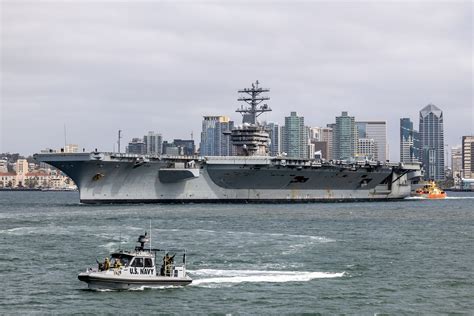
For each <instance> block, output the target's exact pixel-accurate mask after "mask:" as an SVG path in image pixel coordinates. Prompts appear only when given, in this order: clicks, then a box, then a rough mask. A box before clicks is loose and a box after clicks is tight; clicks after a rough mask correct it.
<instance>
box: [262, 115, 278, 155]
mask: <svg viewBox="0 0 474 316" xmlns="http://www.w3.org/2000/svg"><path fill="white" fill-rule="evenodd" d="M263 125H264V126H265V130H266V131H267V132H268V135H269V137H270V145H269V146H268V149H269V152H270V156H278V155H279V154H280V153H281V128H280V126H279V125H278V123H273V122H264V123H263Z"/></svg>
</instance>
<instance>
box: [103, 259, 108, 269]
mask: <svg viewBox="0 0 474 316" xmlns="http://www.w3.org/2000/svg"><path fill="white" fill-rule="evenodd" d="M103 267H104V270H105V271H107V270H109V269H110V261H109V258H108V257H105V260H104V265H103Z"/></svg>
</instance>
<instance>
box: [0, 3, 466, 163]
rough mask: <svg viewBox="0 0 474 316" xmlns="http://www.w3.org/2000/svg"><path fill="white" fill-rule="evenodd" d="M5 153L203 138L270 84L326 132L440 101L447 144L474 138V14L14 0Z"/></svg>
mask: <svg viewBox="0 0 474 316" xmlns="http://www.w3.org/2000/svg"><path fill="white" fill-rule="evenodd" d="M1 11H2V12H1V43H0V44H1V54H2V56H1V75H2V82H1V117H0V120H1V135H0V137H1V138H0V152H7V151H8V152H20V153H22V154H31V153H34V152H37V151H39V150H40V149H43V148H46V147H50V148H59V147H61V146H63V144H64V132H63V129H64V124H65V125H66V126H67V141H68V143H76V144H78V145H79V146H80V147H85V148H86V149H87V150H92V149H94V148H98V149H99V150H107V151H110V150H112V149H113V145H114V142H116V134H117V130H118V129H119V128H120V129H122V130H123V134H124V139H123V143H125V142H128V141H129V140H130V139H131V138H132V137H142V136H143V135H144V134H145V133H146V132H147V131H149V130H153V131H157V132H161V133H162V134H163V136H164V138H165V139H173V138H189V137H190V134H191V131H193V132H194V139H195V140H196V142H199V135H200V129H201V118H202V116H203V115H228V116H230V117H231V118H233V119H234V120H236V121H239V122H240V120H241V118H240V115H239V114H238V113H235V112H234V111H235V109H236V108H237V106H238V102H237V101H236V99H237V90H238V89H240V88H245V87H248V86H249V85H250V83H251V82H253V81H255V80H256V79H258V80H259V81H260V82H261V83H262V85H263V86H264V87H268V88H270V89H271V91H270V94H269V95H270V97H271V100H270V101H269V102H268V104H269V105H270V106H271V107H272V108H273V112H271V113H268V114H265V115H263V116H262V118H263V119H266V120H269V121H275V122H279V123H283V122H284V117H285V116H287V115H289V112H290V111H297V112H298V114H299V115H303V116H305V120H306V123H307V125H309V126H325V125H326V124H327V123H331V122H333V121H334V117H335V116H336V115H339V114H340V112H341V111H343V110H347V111H349V114H350V115H355V116H356V120H357V119H358V120H386V121H387V123H388V142H389V145H390V157H391V159H392V160H398V152H399V119H400V117H411V118H412V119H413V120H414V121H415V122H416V126H418V115H419V114H418V112H419V110H420V109H421V108H422V107H424V106H425V105H427V104H428V103H433V104H435V105H437V106H438V107H440V108H441V109H442V110H443V111H444V118H445V143H447V144H449V146H450V147H451V146H453V145H455V144H459V143H460V142H461V140H460V137H461V136H462V135H467V134H472V133H473V130H474V109H473V107H474V106H473V94H472V93H473V81H472V79H473V65H472V62H473V49H472V41H473V4H472V2H470V1H464V2H461V1H458V2H453V1H451V2H427V1H423V2H415V3H413V2H398V1H387V2H382V3H381V2H360V1H352V2H340V1H337V2H329V1H328V2H323V1H311V2H310V1H299V2H290V1H288V2H286V1H275V2H273V1H261V2H255V1H245V2H244V1H232V2H231V3H230V4H223V3H222V2H217V1H206V2H199V1H196V2H190V1H189V2H187V1H186V2H184V1H183V2H176V1H81V2H79V1H48V2H46V1H18V0H15V1H13V0H11V1H8V0H6V1H2V2H1Z"/></svg>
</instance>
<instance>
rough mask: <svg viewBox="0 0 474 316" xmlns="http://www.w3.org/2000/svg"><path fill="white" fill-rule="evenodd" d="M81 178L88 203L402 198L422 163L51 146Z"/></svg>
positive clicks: (60, 164)
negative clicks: (68, 149) (60, 150)
mask: <svg viewBox="0 0 474 316" xmlns="http://www.w3.org/2000/svg"><path fill="white" fill-rule="evenodd" d="M34 157H35V159H36V160H37V161H41V162H45V163H48V164H51V165H52V166H54V167H57V168H58V169H60V170H62V171H63V172H64V173H65V174H67V175H68V176H69V177H71V178H72V179H73V181H74V182H75V183H76V185H77V186H78V188H79V190H80V199H81V202H83V203H291V202H298V203H303V202H316V201H325V202H340V201H373V200H394V199H402V198H404V197H406V196H409V194H410V191H411V183H412V181H417V180H418V179H419V177H421V170H420V165H419V164H416V163H415V164H400V163H381V162H366V161H363V162H354V163H348V162H345V161H329V162H321V161H317V160H307V159H291V158H286V157H268V156H262V157H259V156H251V157H245V156H227V157H197V156H192V157H187V156H153V155H133V154H120V153H105V152H92V153H45V154H43V153H42V154H36V155H35V156H34Z"/></svg>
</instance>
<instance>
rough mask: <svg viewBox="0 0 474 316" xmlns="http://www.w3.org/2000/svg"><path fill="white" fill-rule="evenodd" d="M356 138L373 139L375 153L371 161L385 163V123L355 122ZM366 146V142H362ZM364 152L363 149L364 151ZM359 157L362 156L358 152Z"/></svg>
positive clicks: (386, 153) (386, 148)
mask: <svg viewBox="0 0 474 316" xmlns="http://www.w3.org/2000/svg"><path fill="white" fill-rule="evenodd" d="M355 124H356V127H357V138H361V139H373V140H374V144H375V152H374V156H373V160H378V161H385V160H387V159H388V146H387V122H385V121H360V122H356V123H355ZM362 143H363V144H366V141H364V142H362ZM364 150H365V149H364ZM358 155H359V156H364V155H363V153H361V152H359V151H358Z"/></svg>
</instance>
